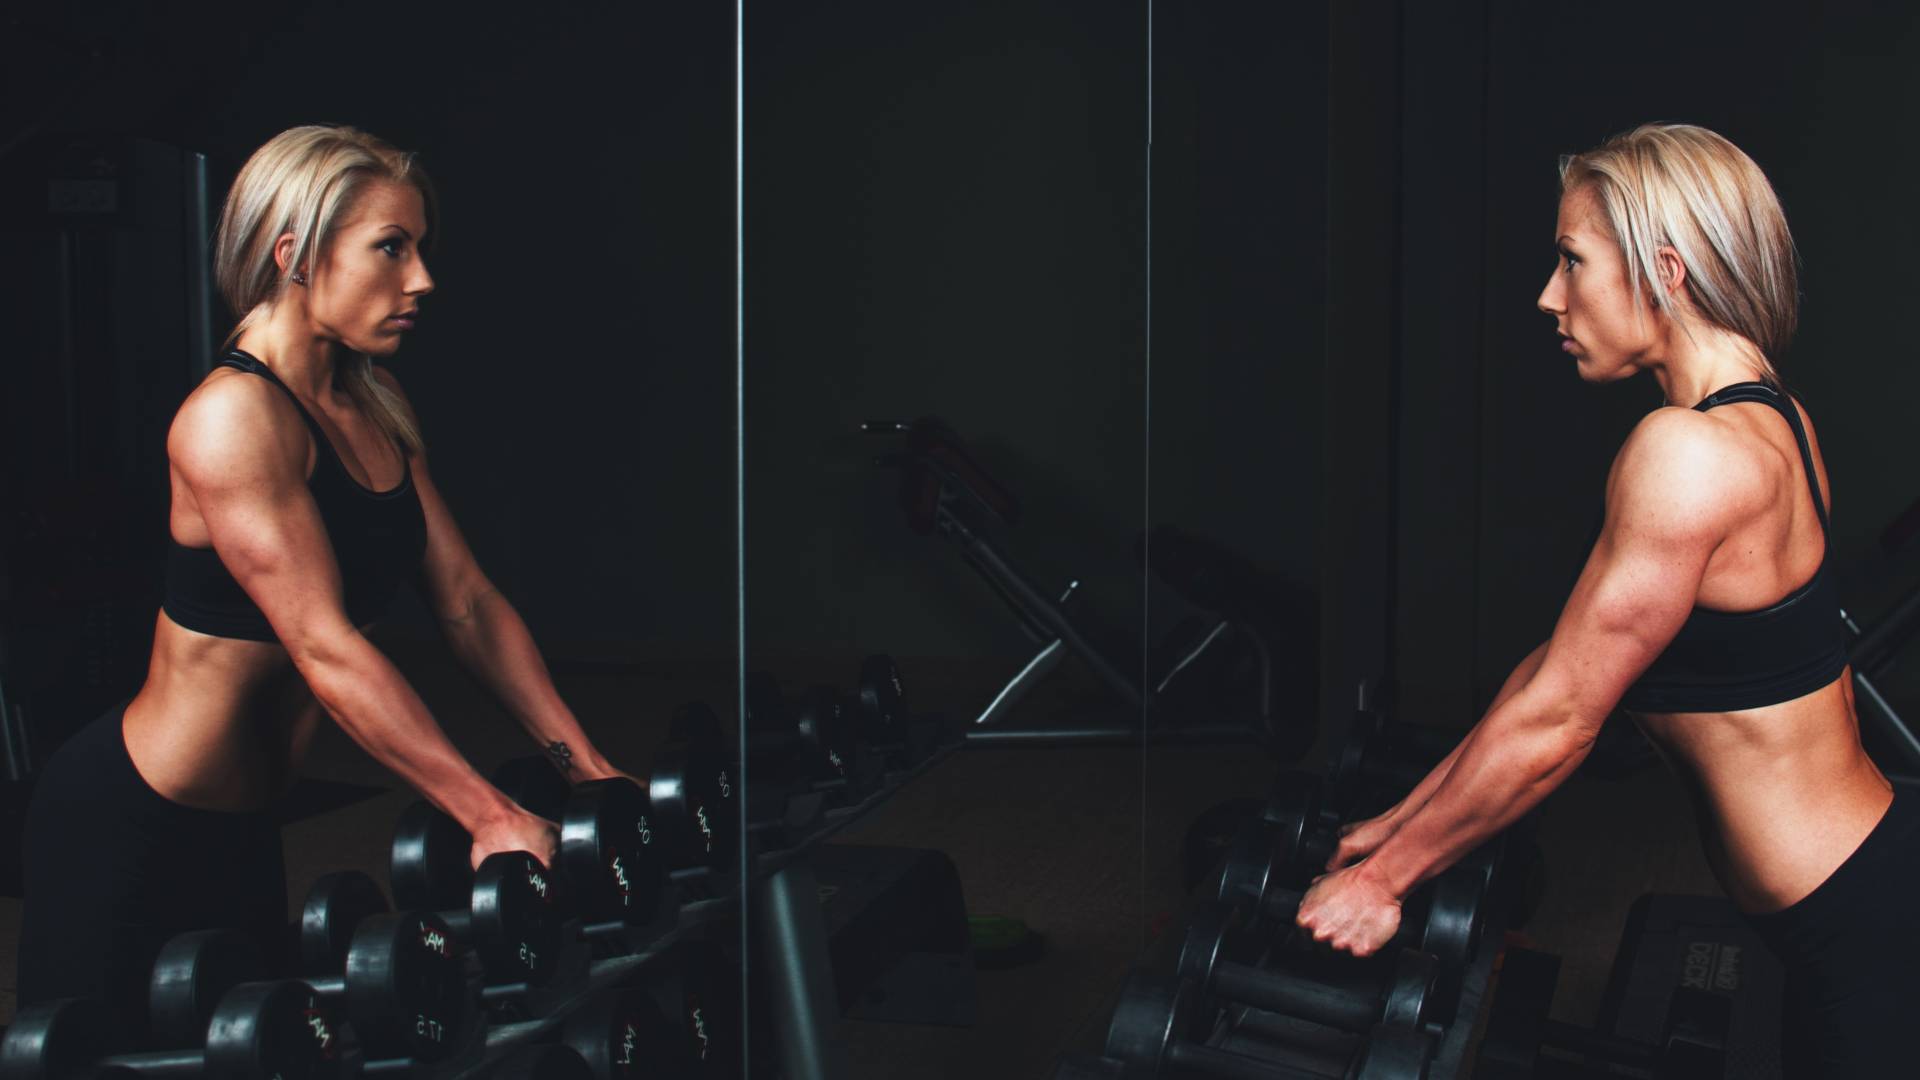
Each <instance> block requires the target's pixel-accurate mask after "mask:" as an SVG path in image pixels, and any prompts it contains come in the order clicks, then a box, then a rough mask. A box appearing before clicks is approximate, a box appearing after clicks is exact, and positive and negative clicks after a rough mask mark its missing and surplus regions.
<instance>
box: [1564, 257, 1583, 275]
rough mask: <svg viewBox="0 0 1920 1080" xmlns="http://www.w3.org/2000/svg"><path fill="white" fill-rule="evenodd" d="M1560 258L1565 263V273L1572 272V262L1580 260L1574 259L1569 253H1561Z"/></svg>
mask: <svg viewBox="0 0 1920 1080" xmlns="http://www.w3.org/2000/svg"><path fill="white" fill-rule="evenodd" d="M1561 259H1562V260H1564V261H1565V263H1566V270H1567V273H1569V274H1571V273H1573V266H1574V264H1575V263H1577V262H1579V261H1580V260H1578V259H1576V258H1574V257H1573V256H1571V255H1562V256H1561Z"/></svg>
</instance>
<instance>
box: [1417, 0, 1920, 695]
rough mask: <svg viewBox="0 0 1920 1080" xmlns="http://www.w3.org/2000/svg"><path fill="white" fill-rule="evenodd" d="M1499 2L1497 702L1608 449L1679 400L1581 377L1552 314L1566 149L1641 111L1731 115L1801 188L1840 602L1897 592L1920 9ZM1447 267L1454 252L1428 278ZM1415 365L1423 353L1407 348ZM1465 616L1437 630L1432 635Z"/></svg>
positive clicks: (1571, 563)
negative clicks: (1561, 349) (1887, 584)
mask: <svg viewBox="0 0 1920 1080" xmlns="http://www.w3.org/2000/svg"><path fill="white" fill-rule="evenodd" d="M1490 8H1491V18H1490V19H1489V23H1488V25H1489V28H1490V30H1489V35H1488V46H1487V56H1488V65H1487V77H1486V85H1487V91H1486V104H1485V116H1486V123H1485V130H1486V143H1485V161H1486V165H1485V169H1486V175H1487V186H1486V192H1485V200H1486V206H1487V207H1489V208H1490V213H1489V214H1488V229H1487V270H1486V327H1487V335H1486V354H1485V357H1484V366H1483V369H1482V387H1481V393H1482V399H1481V405H1482V409H1483V413H1482V420H1481V430H1482V436H1481V444H1480V453H1481V456H1482V460H1481V470H1480V475H1481V483H1482V485H1483V488H1482V491H1481V494H1480V499H1479V514H1480V541H1479V553H1480V554H1479V560H1478V576H1479V594H1480V602H1479V605H1478V631H1477V634H1476V638H1477V642H1478V644H1477V647H1476V652H1477V655H1476V657H1475V659H1474V663H1473V667H1474V670H1475V672H1476V678H1477V680H1478V690H1479V692H1480V694H1481V699H1482V700H1485V697H1486V696H1488V695H1490V694H1491V693H1492V691H1493V690H1494V689H1497V687H1498V686H1499V684H1500V682H1501V680H1502V679H1504V677H1505V675H1506V673H1507V670H1508V669H1509V668H1511V666H1512V665H1513V663H1514V662H1516V661H1517V660H1518V659H1519V658H1520V657H1521V656H1522V655H1523V654H1524V653H1525V652H1526V651H1527V650H1528V649H1530V648H1531V647H1532V646H1533V645H1535V644H1537V643H1539V642H1540V641H1542V640H1544V639H1545V638H1546V636H1547V635H1548V633H1549V632H1550V631H1551V629H1552V621H1553V619H1554V617H1555V615H1556V614H1557V613H1558V610H1559V605H1560V603H1561V602H1562V601H1563V600H1564V599H1565V595H1566V591H1567V587H1568V585H1569V584H1570V582H1571V580H1572V575H1573V574H1575V573H1576V572H1577V570H1578V567H1579V564H1580V561H1581V560H1582V559H1583V557H1584V554H1585V552H1584V550H1583V544H1584V543H1585V541H1586V539H1587V536H1588V530H1590V528H1591V527H1592V524H1593V523H1594V522H1595V521H1596V520H1597V515H1598V514H1599V511H1600V499H1601V485H1602V481H1603V480H1604V477H1605V471H1606V468H1607V466H1608V463H1609V462H1610V461H1611V459H1612V455H1613V453H1614V451H1615V450H1617V449H1618V447H1619V444H1620V442H1621V441H1622V439H1624V437H1625V435H1626V433H1627V431H1628V430H1629V429H1630V428H1631V426H1632V425H1633V423H1634V422H1635V420H1636V419H1637V418H1638V417H1639V416H1641V415H1642V414H1643V413H1644V412H1645V411H1647V410H1648V409H1650V408H1652V407H1654V406H1656V405H1658V404H1659V391H1658V390H1657V388H1655V387H1654V386H1653V384H1652V383H1651V382H1650V381H1648V380H1645V379H1637V380H1633V381H1631V382H1629V383H1626V384H1619V385H1613V386H1607V387H1593V386H1588V385H1586V384H1583V383H1581V382H1580V381H1579V380H1578V379H1577V378H1576V377H1575V376H1574V373H1573V370H1572V367H1571V365H1570V364H1569V363H1568V362H1567V361H1566V360H1565V359H1564V357H1562V356H1561V355H1560V354H1559V353H1558V352H1557V351H1556V350H1555V349H1554V339H1553V336H1552V326H1551V322H1550V320H1549V318H1548V317H1547V316H1545V315H1542V314H1540V313H1538V312H1537V311H1536V310H1534V307H1533V304H1534V298H1535V297H1536V296H1537V294H1538V292H1539V290H1540V288H1541V286H1542V285H1543V284H1544V283H1545V281H1546V276H1547V274H1548V272H1549V271H1550V270H1551V268H1552V262H1553V256H1552V254H1551V248H1550V243H1549V242H1550V240H1551V239H1552V236H1551V233H1552V226H1553V221H1554V215H1555V207H1556V204H1557V199H1558V185H1557V181H1556V179H1555V177H1556V173H1555V160H1556V157H1557V155H1559V154H1561V153H1566V152H1573V151H1578V150H1582V149H1585V148H1587V147H1589V146H1591V145H1593V144H1595V143H1597V142H1599V141H1600V140H1601V139H1603V138H1605V137H1606V136H1607V135H1609V134H1611V133H1614V132H1617V131H1621V130H1624V129H1627V128H1629V127H1632V126H1633V125H1635V124H1637V123H1641V122H1645V121H1651V120H1672V121H1686V122H1691V123H1698V124H1703V125H1705V126H1707V127H1710V128H1713V129H1714V130H1716V131H1719V132H1721V133H1722V134H1724V135H1726V136H1727V137H1728V138H1730V139H1732V140H1733V142H1734V143H1735V144H1736V145H1738V146H1740V147H1741V148H1742V149H1744V150H1745V151H1746V152H1747V153H1748V154H1749V155H1751V156H1752V157H1753V158H1754V159H1755V160H1756V161H1757V162H1759V164H1760V166H1761V167H1762V168H1763V169H1765V170H1766V171H1767V173H1768V175H1769V177H1770V178H1771V179H1772V180H1773V182H1774V185H1775V187H1776V189H1777V190H1778V192H1779V194H1780V196H1781V199H1782V200H1783V202H1784V203H1785V206H1786V210H1787V215H1788V220H1789V223H1790V224H1791V226H1792V227H1793V229H1794V234H1795V237H1796V240H1797V241H1798V244H1799V247H1800V251H1801V255H1802V258H1803V260H1804V264H1805V269H1804V275H1803V278H1802V289H1803V292H1804V294H1805V297H1806V299H1805V305H1804V308H1803V322H1802V327H1801V332H1800V334H1799V337H1798V340H1797V342H1796V344H1795V346H1794V348H1793V350H1792V352H1791V354H1790V355H1789V356H1787V357H1786V358H1785V360H1784V362H1783V363H1782V364H1781V370H1782V373H1783V376H1784V378H1785V379H1786V381H1787V383H1788V385H1789V387H1791V388H1792V389H1794V390H1795V391H1796V392H1798V393H1799V394H1800V395H1801V396H1802V397H1803V399H1804V400H1805V402H1806V404H1807V407H1808V409H1809V411H1810V412H1811V414H1812V417H1813V420H1814V423H1815V425H1816V427H1817V430H1818V433H1819V435H1820V437H1821V442H1822V445H1823V447H1824V450H1825V453H1826V457H1827V465H1828V468H1829V470H1830V473H1831V476H1832V481H1833V486H1834V495H1833V501H1834V526H1835V535H1834V546H1833V555H1832V559H1833V565H1834V566H1835V568H1836V569H1837V570H1838V571H1839V572H1840V574H1841V580H1842V582H1843V598H1844V600H1845V601H1846V602H1847V603H1848V604H1849V605H1850V606H1858V607H1861V608H1867V609H1870V608H1874V607H1877V606H1878V605H1879V604H1880V603H1882V602H1884V601H1883V600H1882V599H1881V596H1880V594H1881V593H1882V592H1883V591H1884V590H1883V589H1882V587H1881V586H1882V585H1883V584H1884V580H1885V575H1886V568H1885V567H1883V566H1882V565H1881V560H1880V557H1879V555H1878V553H1877V551H1876V550H1875V548H1874V538H1875V537H1876V536H1877V535H1878V533H1879V532H1880V530H1881V528H1882V527H1883V526H1884V525H1885V524H1886V522H1887V520H1888V519H1889V518H1891V517H1892V516H1893V515H1894V514H1895V513H1896V512H1897V511H1898V510H1899V509H1900V508H1901V507H1903V506H1905V505H1907V504H1908V503H1909V502H1911V501H1912V500H1913V498H1914V497H1915V495H1916V494H1920V490H1917V489H1920V480H1916V478H1915V473H1914V470H1913V465H1912V463H1913V462H1914V461H1916V460H1920V445H1917V444H1916V436H1915V433H1914V429H1913V427H1912V425H1911V424H1908V423H1905V422H1903V421H1902V419H1901V417H1902V416H1903V415H1904V408H1903V406H1902V405H1901V404H1900V403H1901V402H1903V401H1906V400H1910V399H1911V398H1912V395H1913V394H1914V393H1915V392H1916V391H1920V371H1917V370H1916V368H1915V366H1914V365H1912V364H1911V363H1908V362H1907V360H1906V358H1905V357H1906V354H1907V353H1908V352H1909V351H1910V350H1909V349H1908V347H1907V346H1906V344H1905V342H1904V340H1903V338H1904V335H1903V333H1902V330H1901V327H1900V321H1899V318H1898V316H1897V315H1896V314H1895V313H1897V312H1898V311H1899V310H1900V309H1901V301H1900V300H1899V296H1900V295H1901V291H1902V290H1903V289H1904V288H1906V287H1907V286H1908V285H1909V284H1910V282H1911V280H1912V274H1911V273H1910V272H1909V271H1908V270H1907V269H1906V267H1905V266H1904V263H1903V261H1902V255H1901V251H1902V249H1903V246H1904V245H1903V243H1902V239H1903V238H1902V233H1904V232H1907V231H1911V229H1912V228H1913V225H1912V224H1911V223H1910V221H1909V220H1908V219H1909V217H1910V215H1908V214H1907V213H1906V212H1905V209H1904V208H1905V205H1906V204H1907V202H1908V201H1909V200H1908V198H1907V197H1906V195H1905V187H1906V184H1905V181H1904V180H1902V179H1901V177H1902V176H1904V175H1907V174H1908V169H1907V168H1906V167H1905V163H1906V162H1907V160H1908V159H1909V158H1910V157H1911V156H1912V154H1913V153H1914V151H1913V150H1912V149H1911V148H1910V147H1909V146H1908V143H1909V142H1910V140H1908V139H1906V138H1905V137H1903V136H1902V135H1901V134H1900V133H1899V131H1900V124H1899V121H1898V118H1901V117H1905V116H1909V115H1912V109H1913V104H1914V101H1915V94H1916V83H1915V80H1914V79H1913V77H1912V72H1913V70H1914V66H1913V60H1914V58H1915V53H1916V49H1917V48H1920V35H1917V34H1916V25H1915V17H1914V15H1913V14H1912V13H1911V11H1901V12H1898V13H1894V11H1893V9H1892V8H1888V9H1887V13H1885V14H1880V15H1872V16H1869V15H1851V16H1841V15H1837V14H1826V15H1823V14H1821V13H1820V11H1819V10H1818V9H1814V8H1802V9H1798V10H1797V12H1794V13H1787V14H1776V13H1773V12H1772V10H1771V9H1758V8H1751V7H1745V6H1742V7H1738V8H1735V7H1734V6H1731V5H1712V6H1708V7H1704V8H1703V7H1700V6H1694V5H1687V6H1679V7H1676V6H1673V5H1661V4H1651V3H1647V4H1637V5H1628V6H1627V7H1626V8H1619V7H1616V8H1614V9H1612V10H1611V11H1610V13H1609V17H1608V18H1606V19H1604V20H1595V19H1591V18H1589V17H1588V16H1587V14H1586V13H1582V12H1577V11H1574V10H1571V9H1565V10H1563V9H1558V8H1553V7H1543V6H1540V5H1525V4H1514V3H1506V2H1494V3H1492V4H1490ZM1651 27H1657V28H1658V29H1657V32H1655V31H1650V30H1649V28H1651ZM1650 32H1654V33H1656V36H1657V37H1658V39H1659V46H1658V47H1657V48H1655V47H1651V42H1650V41H1649V40H1648V37H1647V35H1648V34H1649V33H1650ZM1416 47H1417V46H1416ZM1460 122H1461V124H1462V125H1465V124H1470V123H1471V122H1472V120H1471V117H1469V116H1466V115H1463V116H1461V117H1460ZM1435 164H1436V166H1439V167H1445V165H1444V163H1441V162H1435ZM1408 181H1409V183H1418V182H1421V178H1420V177H1415V176H1409V178H1408ZM1449 272H1451V270H1450V267H1449V266H1448V264H1447V260H1445V259H1444V257H1435V258H1434V259H1432V260H1430V261H1429V262H1428V263H1427V264H1426V266H1425V267H1424V268H1423V269H1422V270H1421V271H1420V272H1419V273H1417V274H1416V275H1414V276H1412V277H1410V279H1409V289H1412V288H1416V287H1419V283H1420V280H1421V279H1422V278H1428V279H1431V278H1438V277H1440V276H1441V275H1443V274H1446V273H1449ZM1403 362H1405V363H1407V364H1409V365H1411V364H1414V363H1417V362H1418V359H1417V358H1416V356H1415V355H1414V353H1413V352H1411V351H1409V352H1408V353H1407V354H1406V356H1405V357H1404V358H1403ZM1425 572H1429V573H1447V572H1449V570H1448V569H1447V568H1445V567H1440V566H1433V567H1429V568H1427V569H1426V571H1425ZM1446 632H1450V631H1449V630H1448V628H1447V627H1444V626H1441V625H1434V624H1429V625H1428V626H1427V627H1425V628H1424V631H1423V633H1422V634H1421V635H1419V636H1428V635H1438V634H1442V633H1446Z"/></svg>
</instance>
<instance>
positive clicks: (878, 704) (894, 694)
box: [858, 653, 907, 743]
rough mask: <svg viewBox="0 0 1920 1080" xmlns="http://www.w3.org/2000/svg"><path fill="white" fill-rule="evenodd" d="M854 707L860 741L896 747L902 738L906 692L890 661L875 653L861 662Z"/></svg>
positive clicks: (897, 670)
mask: <svg viewBox="0 0 1920 1080" xmlns="http://www.w3.org/2000/svg"><path fill="white" fill-rule="evenodd" d="M858 704H859V709H858V715H859V723H860V735H861V737H862V738H864V739H867V740H868V741H870V742H878V743H896V742H900V741H902V740H903V739H904V738H905V737H906V728H907V704H906V692H905V691H904V690H903V689H902V688H901V685H900V669H899V668H898V667H896V666H895V665H894V662H893V658H892V657H890V656H887V655H886V654H884V653H879V654H875V655H873V656H869V657H867V658H866V659H865V660H863V661H861V663H860V692H859V695H858Z"/></svg>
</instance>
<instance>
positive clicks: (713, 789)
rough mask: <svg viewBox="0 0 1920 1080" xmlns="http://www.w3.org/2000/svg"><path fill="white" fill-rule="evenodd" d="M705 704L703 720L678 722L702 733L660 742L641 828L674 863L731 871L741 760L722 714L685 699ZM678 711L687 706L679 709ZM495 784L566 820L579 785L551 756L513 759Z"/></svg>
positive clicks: (664, 861)
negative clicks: (725, 737)
mask: <svg viewBox="0 0 1920 1080" xmlns="http://www.w3.org/2000/svg"><path fill="white" fill-rule="evenodd" d="M680 708H681V712H686V711H687V710H693V709H698V710H703V711H704V713H705V716H704V717H702V718H700V720H698V721H695V720H691V719H687V718H681V719H680V720H679V721H678V723H677V725H676V727H679V728H688V727H697V728H698V737H697V738H687V739H684V740H683V739H678V738H676V741H675V742H673V743H671V744H669V745H668V746H666V747H664V748H662V749H661V750H659V751H658V752H657V753H656V754H655V755H654V758H653V761H652V763H651V766H650V768H649V770H648V772H647V781H646V787H645V789H644V791H643V793H642V794H643V796H644V808H643V813H642V815H641V821H640V823H639V824H640V830H641V831H642V832H643V833H644V834H646V836H647V845H646V846H647V847H648V848H649V849H650V850H652V851H653V852H655V857H656V858H657V859H658V861H659V862H660V863H661V865H663V866H665V867H666V868H668V869H670V870H691V869H706V870H712V871H719V872H722V873H724V872H728V871H731V870H733V869H735V868H736V866H737V857H738V852H737V845H738V843H739V838H740V831H739V830H740V825H739V810H738V808H739V798H738V790H737V789H738V785H739V768H738V766H737V765H735V764H734V761H733V755H732V753H731V752H730V751H729V750H728V749H727V747H726V745H725V743H724V742H722V741H720V739H719V736H718V731H719V720H718V718H715V717H713V716H712V710H710V709H707V708H706V706H704V705H699V704H697V703H690V704H688V705H683V706H681V707H680ZM676 715H677V716H678V715H679V714H676ZM492 780H493V784H494V786H495V787H497V788H499V789H500V790H501V791H502V792H504V793H505V794H506V795H507V797H508V798H511V799H513V800H514V801H515V802H517V803H519V804H520V805H521V806H522V807H524V808H526V809H527V810H528V811H530V812H532V813H535V814H539V815H540V816H542V817H545V818H547V819H549V820H552V821H560V820H561V815H562V814H563V812H564V808H565V807H566V805H567V800H568V799H569V798H570V797H571V796H572V795H573V794H574V793H575V792H576V791H579V790H586V789H590V788H591V787H592V786H593V784H594V783H605V781H595V782H590V783H587V784H582V785H580V786H579V787H578V788H575V787H574V786H572V785H570V784H568V783H567V780H566V778H565V777H563V776H561V775H560V773H559V772H558V771H556V770H555V769H554V768H553V766H552V765H551V764H550V763H549V762H548V760H547V759H546V758H544V757H540V756H531V757H522V758H514V759H511V760H509V761H507V762H505V763H504V764H502V765H501V766H500V767H499V768H498V769H496V770H494V773H493V777H492Z"/></svg>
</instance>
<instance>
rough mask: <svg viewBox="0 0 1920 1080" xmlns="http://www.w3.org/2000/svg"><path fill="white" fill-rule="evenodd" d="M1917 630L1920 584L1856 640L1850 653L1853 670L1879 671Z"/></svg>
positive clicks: (1919, 610) (1918, 624) (1918, 628)
mask: <svg viewBox="0 0 1920 1080" xmlns="http://www.w3.org/2000/svg"><path fill="white" fill-rule="evenodd" d="M1916 630H1920V586H1916V587H1914V588H1913V589H1912V590H1911V591H1909V592H1908V593H1907V595H1906V596H1904V597H1902V598H1901V600H1900V602H1899V603H1898V604H1896V605H1894V608H1893V610H1892V611H1890V612H1888V613H1887V615H1886V616H1885V617H1883V618H1882V619H1881V620H1880V621H1879V622H1877V623H1875V624H1874V625H1873V629H1871V630H1869V631H1867V632H1866V633H1865V634H1863V635H1861V637H1860V640H1859V641H1856V642H1854V643H1853V648H1852V649H1851V650H1849V651H1848V655H1849V656H1850V657H1851V658H1852V660H1853V666H1854V669H1855V670H1856V671H1866V672H1870V673H1872V674H1879V671H1880V668H1881V666H1882V665H1883V664H1885V663H1886V662H1887V660H1888V659H1889V658H1891V657H1892V655H1893V653H1894V652H1895V651H1897V650H1898V649H1899V648H1900V646H1901V645H1904V644H1905V643H1906V640H1907V639H1908V638H1910V637H1912V636H1913V634H1914V631H1916Z"/></svg>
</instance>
